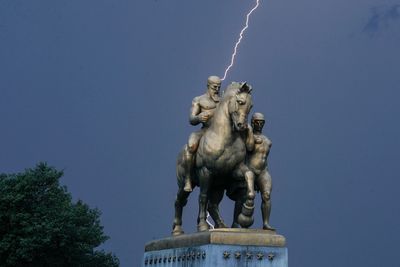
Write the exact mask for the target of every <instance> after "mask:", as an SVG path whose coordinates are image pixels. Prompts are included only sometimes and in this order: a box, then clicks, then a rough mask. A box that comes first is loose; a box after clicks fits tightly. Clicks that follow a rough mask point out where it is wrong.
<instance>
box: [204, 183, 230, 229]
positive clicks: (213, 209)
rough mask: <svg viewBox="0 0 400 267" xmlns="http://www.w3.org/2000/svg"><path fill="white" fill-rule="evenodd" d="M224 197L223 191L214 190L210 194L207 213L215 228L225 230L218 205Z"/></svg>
mask: <svg viewBox="0 0 400 267" xmlns="http://www.w3.org/2000/svg"><path fill="white" fill-rule="evenodd" d="M223 197H224V189H223V188H222V189H219V188H218V189H216V190H215V189H214V190H212V192H210V197H209V202H208V212H209V213H210V215H211V217H212V218H213V220H214V222H215V228H227V227H228V226H226V224H225V223H224V220H223V219H222V217H221V214H220V213H219V203H220V202H221V200H222V198H223Z"/></svg>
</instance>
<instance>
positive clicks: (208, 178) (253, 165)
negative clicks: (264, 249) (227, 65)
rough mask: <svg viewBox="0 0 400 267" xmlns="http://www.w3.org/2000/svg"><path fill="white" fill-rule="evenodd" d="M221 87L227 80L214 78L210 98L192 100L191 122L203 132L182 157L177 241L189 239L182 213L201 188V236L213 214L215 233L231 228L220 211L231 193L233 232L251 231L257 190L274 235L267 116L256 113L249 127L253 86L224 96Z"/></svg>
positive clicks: (194, 135)
mask: <svg viewBox="0 0 400 267" xmlns="http://www.w3.org/2000/svg"><path fill="white" fill-rule="evenodd" d="M220 87H221V79H220V78H219V77H217V76H210V77H209V78H208V80H207V91H206V93H205V94H203V95H201V96H198V97H195V98H194V99H193V101H192V107H191V110H190V115H189V121H190V123H191V124H192V125H198V124H201V125H202V127H201V129H199V130H197V131H195V132H193V133H192V134H191V135H190V137H189V140H188V142H187V144H186V145H185V146H184V147H183V149H182V151H181V152H180V153H179V155H178V160H177V167H176V173H177V182H178V193H177V196H176V201H175V218H174V223H173V230H172V234H173V235H175V236H178V235H182V234H183V229H182V211H183V207H184V206H185V205H186V203H187V199H188V197H189V195H190V193H191V192H192V190H193V188H194V187H195V186H198V187H200V194H199V213H198V218H197V223H198V224H197V229H198V231H199V232H202V231H207V230H209V225H208V224H207V222H206V217H207V211H208V212H209V213H210V215H211V217H212V218H213V220H214V222H215V228H227V226H226V224H225V223H224V221H223V219H222V217H221V216H220V213H219V208H218V206H219V203H220V202H221V200H222V198H223V195H224V192H225V191H226V192H227V195H228V196H229V197H230V198H231V199H232V200H234V201H235V202H236V204H235V211H234V221H233V224H232V227H239V226H241V227H244V228H248V227H250V226H251V225H252V224H253V211H254V198H255V192H256V191H255V189H258V190H259V191H260V193H261V196H262V205H261V210H262V215H263V228H264V229H266V230H273V228H272V227H271V226H270V225H269V214H270V210H271V200H270V194H271V188H272V183H271V176H270V175H269V172H268V167H267V157H268V154H269V150H270V147H271V141H270V140H269V139H268V138H267V137H266V136H265V135H263V134H262V128H263V126H264V123H265V119H264V115H263V114H261V113H255V114H254V115H253V117H252V121H251V125H249V124H248V114H249V112H250V110H251V108H252V106H253V104H252V97H251V91H252V87H251V86H250V85H248V84H247V83H246V82H240V83H239V82H232V83H231V84H230V85H229V86H228V87H227V88H226V90H225V91H224V94H223V95H222V96H220V95H219V92H220ZM230 233H231V232H230Z"/></svg>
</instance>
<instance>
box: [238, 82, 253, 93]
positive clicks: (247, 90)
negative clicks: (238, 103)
mask: <svg viewBox="0 0 400 267" xmlns="http://www.w3.org/2000/svg"><path fill="white" fill-rule="evenodd" d="M252 90H253V88H252V87H251V85H250V84H247V82H243V83H242V84H241V86H240V88H239V91H240V92H241V93H242V92H245V93H248V94H250V93H251V91H252Z"/></svg>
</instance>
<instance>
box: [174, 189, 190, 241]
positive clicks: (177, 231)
mask: <svg viewBox="0 0 400 267" xmlns="http://www.w3.org/2000/svg"><path fill="white" fill-rule="evenodd" d="M189 195H190V193H189V192H186V191H184V190H182V188H181V187H180V188H179V190H178V193H177V194H176V200H175V218H174V223H173V225H172V235H181V234H183V233H184V232H183V229H182V212H183V207H184V206H186V203H187V199H188V197H189Z"/></svg>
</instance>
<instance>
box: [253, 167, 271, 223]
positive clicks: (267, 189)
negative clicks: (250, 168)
mask: <svg viewBox="0 0 400 267" xmlns="http://www.w3.org/2000/svg"><path fill="white" fill-rule="evenodd" d="M256 183H257V186H258V187H259V188H260V193H261V199H262V203H261V213H262V219H263V229H265V230H275V229H274V228H273V227H272V226H271V225H269V217H270V214H271V190H272V179H271V175H270V174H269V173H268V171H267V170H264V171H262V172H261V173H260V175H259V176H258V177H257V179H256Z"/></svg>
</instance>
